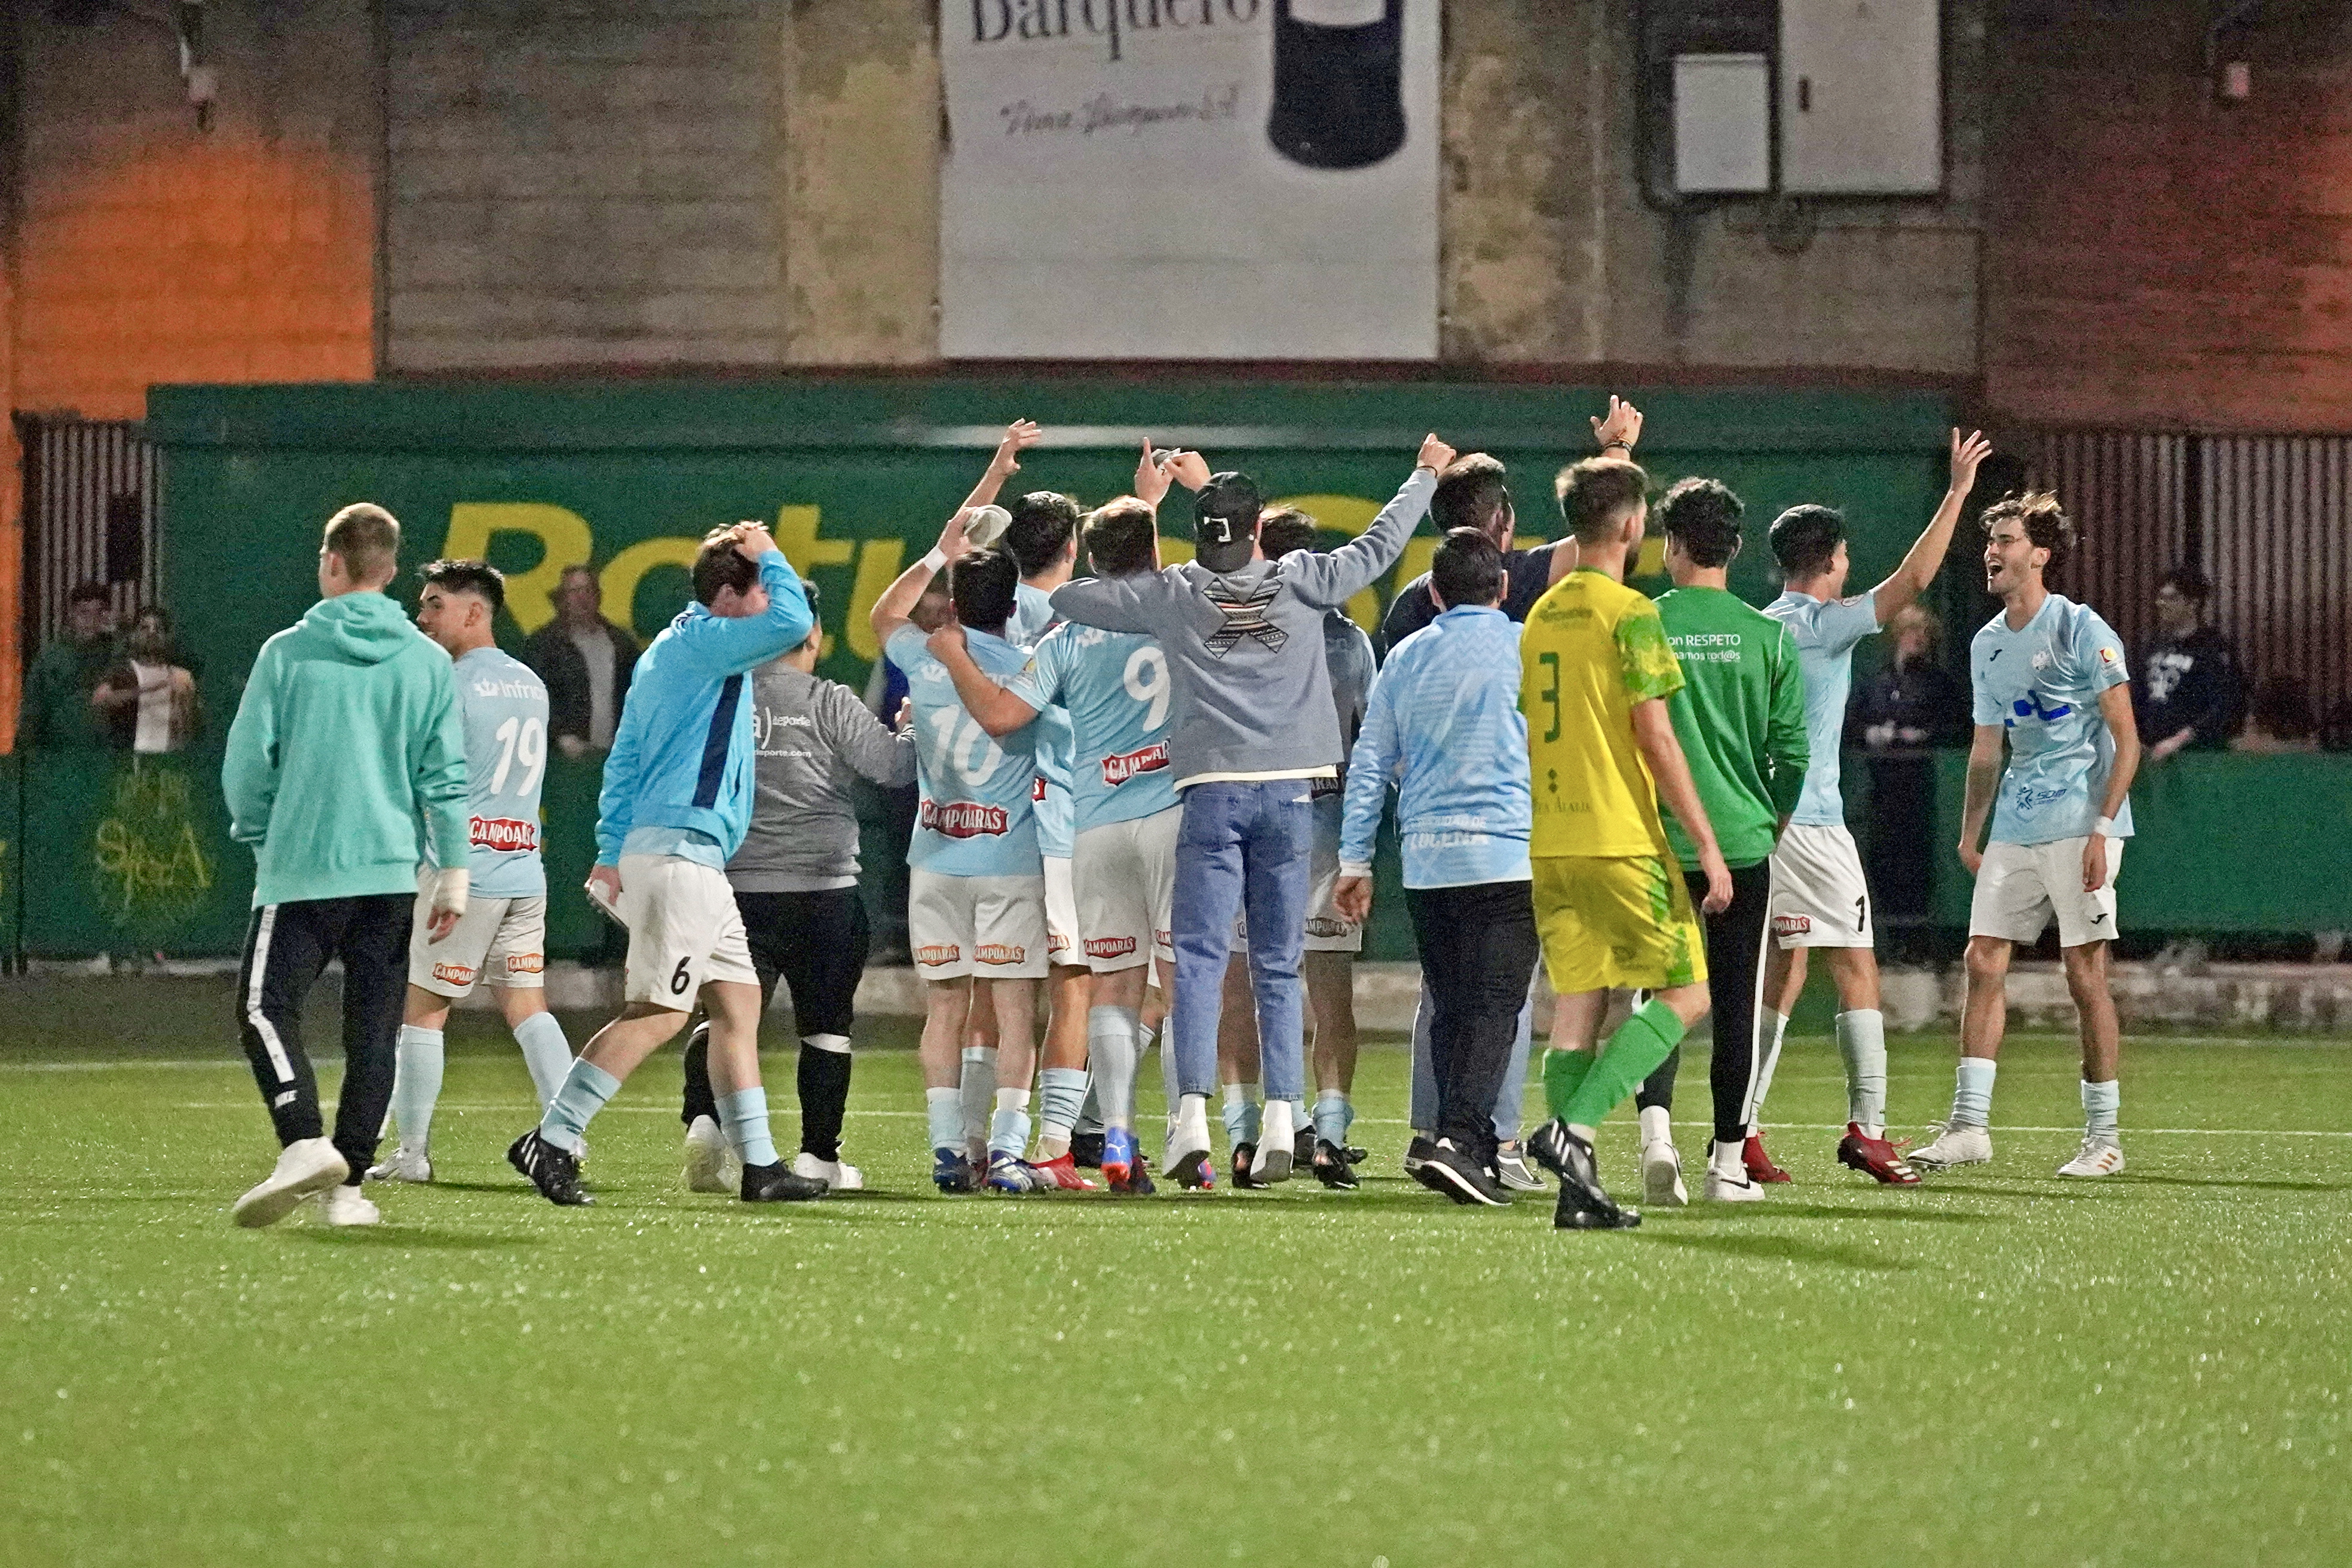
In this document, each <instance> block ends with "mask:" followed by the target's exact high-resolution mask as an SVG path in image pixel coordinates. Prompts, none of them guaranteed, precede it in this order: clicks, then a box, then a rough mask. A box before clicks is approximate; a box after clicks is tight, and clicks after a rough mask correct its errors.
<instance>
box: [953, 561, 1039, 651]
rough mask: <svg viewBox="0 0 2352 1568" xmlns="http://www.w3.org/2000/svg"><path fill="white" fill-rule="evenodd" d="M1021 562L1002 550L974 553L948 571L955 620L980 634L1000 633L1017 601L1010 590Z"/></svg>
mask: <svg viewBox="0 0 2352 1568" xmlns="http://www.w3.org/2000/svg"><path fill="white" fill-rule="evenodd" d="M1020 582H1021V563H1019V562H1017V561H1015V560H1013V556H1012V554H1011V553H1010V552H1007V551H1003V550H975V551H973V552H971V554H969V555H967V556H965V557H964V558H963V559H962V560H961V561H958V562H956V563H954V564H953V565H951V566H950V567H949V568H948V596H949V597H950V599H952V600H953V601H954V602H955V613H956V619H957V620H960V621H961V622H962V623H963V624H964V625H965V626H971V627H975V628H977V629H978V630H981V631H983V632H1001V631H1003V629H1004V623H1005V622H1007V621H1009V620H1011V619H1012V618H1013V605H1015V604H1017V603H1018V602H1019V595H1016V594H1014V593H1013V589H1014V588H1015V587H1017V586H1019V584H1020Z"/></svg>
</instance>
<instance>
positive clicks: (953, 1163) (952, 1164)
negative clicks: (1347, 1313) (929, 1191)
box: [931, 1149, 973, 1197]
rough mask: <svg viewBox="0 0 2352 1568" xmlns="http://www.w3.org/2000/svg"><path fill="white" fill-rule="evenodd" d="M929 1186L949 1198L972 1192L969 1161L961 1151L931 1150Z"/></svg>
mask: <svg viewBox="0 0 2352 1568" xmlns="http://www.w3.org/2000/svg"><path fill="white" fill-rule="evenodd" d="M931 1184H932V1185H933V1186H935V1187H937V1188H939V1189H940V1191H941V1192H943V1193H946V1194H949V1195H950V1197H952V1196H954V1195H956V1194H961V1193H968V1192H971V1191H972V1190H973V1189H972V1180H971V1159H970V1158H969V1157H968V1156H966V1155H965V1153H964V1152H963V1151H962V1150H961V1149H934V1150H932V1151H931Z"/></svg>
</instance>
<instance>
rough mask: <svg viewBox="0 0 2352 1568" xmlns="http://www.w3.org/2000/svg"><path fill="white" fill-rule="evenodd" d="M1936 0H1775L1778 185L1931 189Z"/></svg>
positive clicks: (1797, 191) (1827, 192)
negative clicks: (1777, 15) (1777, 2)
mask: <svg viewBox="0 0 2352 1568" xmlns="http://www.w3.org/2000/svg"><path fill="white" fill-rule="evenodd" d="M1938 12H1939V6H1938V5H1937V0H1780V188H1781V189H1782V190H1784V191H1787V192H1789V193H1790V194H1792V195H1823V196H1832V195H1857V196H1858V195H1889V196H1893V195H1935V194H1936V193H1937V192H1939V191H1941V190H1942V189H1943V188H1944V90H1943V88H1944V81H1943V28H1942V18H1941V16H1939V15H1938Z"/></svg>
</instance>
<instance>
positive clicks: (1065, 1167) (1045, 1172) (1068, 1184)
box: [1030, 1149, 1095, 1193]
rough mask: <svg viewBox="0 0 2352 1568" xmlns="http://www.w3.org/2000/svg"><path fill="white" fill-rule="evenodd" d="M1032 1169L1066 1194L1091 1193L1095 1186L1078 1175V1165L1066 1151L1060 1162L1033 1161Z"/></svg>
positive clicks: (1031, 1163)
mask: <svg viewBox="0 0 2352 1568" xmlns="http://www.w3.org/2000/svg"><path fill="white" fill-rule="evenodd" d="M1030 1168H1031V1169H1032V1170H1034V1171H1035V1172H1036V1173H1038V1174H1039V1175H1041V1176H1043V1177H1045V1180H1046V1181H1048V1182H1050V1183H1051V1184H1053V1185H1054V1186H1055V1187H1056V1188H1058V1189H1059V1190H1060V1191H1062V1192H1066V1193H1091V1192H1093V1191H1094V1190H1095V1184H1093V1183H1092V1182H1090V1181H1088V1180H1087V1179H1086V1178H1085V1177H1084V1176H1081V1175H1079V1174H1078V1163H1077V1161H1076V1160H1075V1159H1074V1158H1072V1157H1071V1155H1070V1152H1069V1151H1068V1150H1066V1149H1065V1150H1064V1151H1063V1152H1062V1156H1061V1158H1060V1159H1058V1160H1033V1161H1031V1162H1030Z"/></svg>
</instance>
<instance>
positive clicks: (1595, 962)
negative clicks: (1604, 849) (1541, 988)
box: [1535, 855, 1706, 996]
mask: <svg viewBox="0 0 2352 1568" xmlns="http://www.w3.org/2000/svg"><path fill="white" fill-rule="evenodd" d="M1535 872H1536V878H1535V903H1536V931H1537V932H1538V934H1539V935H1540V936H1541V937H1542V938H1543V956H1544V967H1545V969H1546V970H1548V971H1549V973H1550V975H1551V988H1552V989H1553V990H1554V991H1557V992H1559V994H1561V995H1563V996H1572V995H1575V994H1577V993H1579V992H1582V991H1608V990H1627V991H1630V990H1641V991H1665V990H1670V989H1672V988H1673V987H1675V986H1677V985H1695V984H1697V983H1698V982H1700V981H1702V980H1705V979H1706V934H1705V933H1704V932H1703V931H1700V929H1699V923H1698V917H1697V916H1696V914H1695V913H1694V912H1693V911H1692V910H1691V901H1690V889H1688V888H1687V887H1685V885H1684V883H1683V873H1682V868H1680V867H1679V866H1675V865H1673V864H1671V863H1669V862H1667V861H1664V860H1661V859H1659V858H1655V857H1654V856H1649V855H1642V856H1625V857H1602V856H1588V855H1538V856H1537V857H1536V859H1535Z"/></svg>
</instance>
